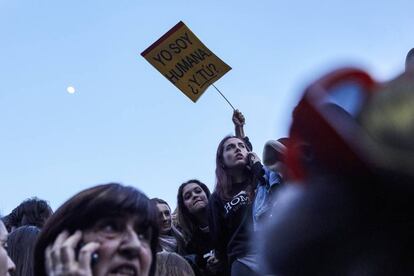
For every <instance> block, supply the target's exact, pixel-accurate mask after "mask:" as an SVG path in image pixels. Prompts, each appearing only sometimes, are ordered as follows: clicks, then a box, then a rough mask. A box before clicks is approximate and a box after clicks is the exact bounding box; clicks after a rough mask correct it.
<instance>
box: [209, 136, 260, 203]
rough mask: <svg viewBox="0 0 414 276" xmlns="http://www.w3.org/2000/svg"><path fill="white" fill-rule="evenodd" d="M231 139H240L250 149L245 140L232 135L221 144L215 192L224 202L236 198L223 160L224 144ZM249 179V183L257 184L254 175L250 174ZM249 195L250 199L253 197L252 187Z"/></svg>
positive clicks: (217, 160) (217, 162) (218, 150)
mask: <svg viewBox="0 0 414 276" xmlns="http://www.w3.org/2000/svg"><path fill="white" fill-rule="evenodd" d="M230 138H237V139H239V140H240V141H242V142H243V143H244V144H245V146H246V148H248V147H247V145H246V143H245V142H244V141H243V139H240V138H239V137H236V136H232V135H228V136H226V137H224V138H223V139H222V140H221V142H220V143H219V145H218V147H217V153H216V187H215V188H214V192H216V193H217V195H218V196H219V197H220V198H221V199H222V200H231V199H232V197H233V196H234V195H233V194H232V188H233V182H232V181H231V176H230V175H229V174H228V172H227V170H226V166H225V164H224V160H223V152H224V143H225V142H226V141H227V140H229V139H230ZM248 177H249V179H248V182H249V183H254V182H255V178H254V177H253V175H251V174H249V175H248ZM247 193H248V194H249V197H251V193H252V188H251V185H249V186H248V189H247Z"/></svg>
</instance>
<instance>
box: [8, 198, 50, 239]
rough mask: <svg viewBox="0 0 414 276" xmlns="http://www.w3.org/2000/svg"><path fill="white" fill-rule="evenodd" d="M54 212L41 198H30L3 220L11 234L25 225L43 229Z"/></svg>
mask: <svg viewBox="0 0 414 276" xmlns="http://www.w3.org/2000/svg"><path fill="white" fill-rule="evenodd" d="M52 213H53V211H52V208H50V206H49V204H48V203H47V202H46V201H45V200H42V199H39V198H36V197H34V198H29V199H26V200H25V201H23V202H22V203H21V204H19V206H17V207H16V208H14V209H13V211H12V212H11V213H10V214H8V215H7V216H5V217H4V218H3V221H4V224H5V225H6V227H7V230H8V231H9V232H12V231H13V230H14V229H16V228H18V227H20V226H23V225H33V226H36V227H39V228H42V227H43V225H44V224H45V222H46V220H47V219H48V218H49V217H50V216H51V215H52Z"/></svg>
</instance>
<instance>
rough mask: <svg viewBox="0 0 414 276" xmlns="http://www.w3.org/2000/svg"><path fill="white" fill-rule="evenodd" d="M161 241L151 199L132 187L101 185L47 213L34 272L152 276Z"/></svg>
mask: <svg viewBox="0 0 414 276" xmlns="http://www.w3.org/2000/svg"><path fill="white" fill-rule="evenodd" d="M157 245H158V217H157V210H156V208H155V206H154V205H153V204H152V203H151V202H150V200H149V199H148V198H147V197H146V196H145V195H144V194H143V193H142V192H140V191H139V190H137V189H136V188H134V187H130V186H123V185H120V184H117V183H110V184H105V185H98V186H95V187H92V188H89V189H86V190H83V191H81V192H79V193H78V194H76V195H74V196H73V197H72V198H70V199H69V200H67V201H66V202H65V203H64V204H63V205H62V206H61V207H59V209H58V210H57V211H56V212H55V213H54V214H53V215H52V216H51V217H50V218H49V220H48V221H47V223H46V225H45V226H44V228H43V229H42V232H41V234H40V236H39V238H38V241H37V243H36V247H35V275H36V276H45V275H49V276H51V275H52V276H66V275H71V276H73V275H82V276H92V275H93V276H104V275H105V276H109V275H131V276H138V275H141V276H147V275H151V276H152V275H154V272H155V265H156V258H155V254H156V249H157Z"/></svg>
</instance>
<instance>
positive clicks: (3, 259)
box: [0, 220, 16, 276]
mask: <svg viewBox="0 0 414 276" xmlns="http://www.w3.org/2000/svg"><path fill="white" fill-rule="evenodd" d="M7 238H8V232H7V229H6V227H5V226H4V223H3V221H2V220H0V276H10V274H11V273H13V272H14V271H15V269H16V266H15V265H14V263H13V261H12V260H11V259H10V257H9V255H8V254H7Z"/></svg>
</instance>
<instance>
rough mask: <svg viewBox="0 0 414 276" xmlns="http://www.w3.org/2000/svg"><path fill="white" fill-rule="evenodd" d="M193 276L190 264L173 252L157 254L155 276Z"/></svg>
mask: <svg viewBox="0 0 414 276" xmlns="http://www.w3.org/2000/svg"><path fill="white" fill-rule="evenodd" d="M166 275H168V276H195V274H194V271H193V269H192V268H191V266H190V264H189V263H188V262H187V261H186V260H185V259H184V258H183V257H181V256H180V255H178V254H176V253H173V252H166V251H164V252H159V253H157V269H156V270H155V276H166Z"/></svg>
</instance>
